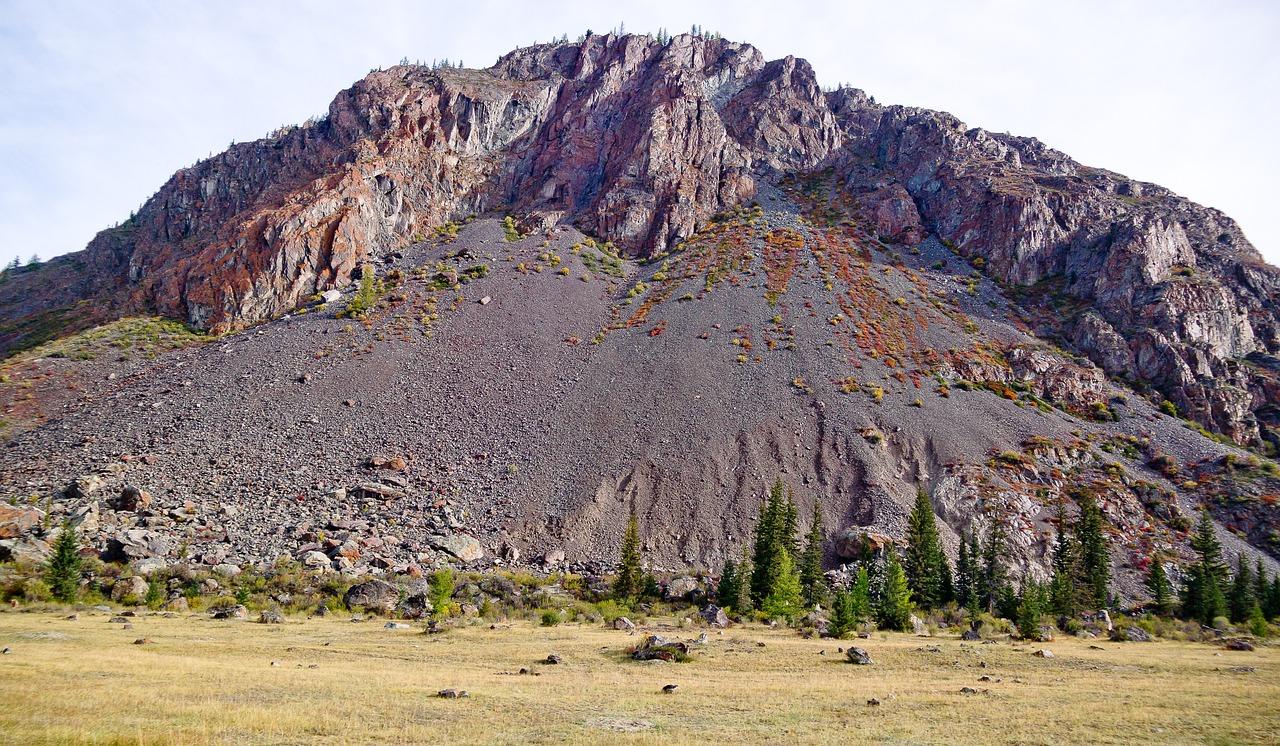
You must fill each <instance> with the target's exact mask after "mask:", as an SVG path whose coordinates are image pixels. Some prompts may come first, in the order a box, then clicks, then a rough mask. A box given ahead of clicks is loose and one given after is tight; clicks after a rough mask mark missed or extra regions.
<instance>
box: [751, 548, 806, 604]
mask: <svg viewBox="0 0 1280 746" xmlns="http://www.w3.org/2000/svg"><path fill="white" fill-rule="evenodd" d="M769 578H770V586H769V592H768V593H767V594H765V597H764V601H763V602H762V603H761V604H760V610H761V611H763V612H764V613H765V614H768V615H769V616H770V617H784V618H787V619H793V618H795V617H796V616H797V615H798V614H799V613H800V604H801V598H800V575H799V573H797V572H796V566H795V562H794V561H792V559H791V552H788V551H787V550H786V547H783V548H782V550H781V551H779V552H778V553H777V554H775V555H774V556H773V567H772V568H771V569H770V571H769Z"/></svg>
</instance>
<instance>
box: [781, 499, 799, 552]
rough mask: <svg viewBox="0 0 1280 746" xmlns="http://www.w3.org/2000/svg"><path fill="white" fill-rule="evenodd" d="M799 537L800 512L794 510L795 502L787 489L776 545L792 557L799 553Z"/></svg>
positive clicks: (796, 509)
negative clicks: (784, 549)
mask: <svg viewBox="0 0 1280 746" xmlns="http://www.w3.org/2000/svg"><path fill="white" fill-rule="evenodd" d="M799 535H800V511H799V509H798V508H796V501H795V499H794V498H793V497H792V495H791V488H790V487H788V488H787V501H786V502H785V503H784V504H783V508H782V529H781V535H779V536H778V543H779V544H780V545H781V546H783V547H785V548H786V550H787V551H788V552H790V553H791V556H792V557H795V556H796V555H798V554H799V553H800V546H799V540H798V538H797V537H799Z"/></svg>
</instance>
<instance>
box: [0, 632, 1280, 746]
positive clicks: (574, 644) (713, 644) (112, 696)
mask: <svg viewBox="0 0 1280 746" xmlns="http://www.w3.org/2000/svg"><path fill="white" fill-rule="evenodd" d="M109 618H110V615H109V614H105V613H94V612H82V613H81V614H80V616H79V618H78V619H76V620H68V619H64V618H63V615H62V614H55V613H52V612H5V613H0V646H5V647H8V648H10V651H9V653H8V654H6V655H3V656H0V740H2V741H3V742H5V743H21V744H37V743H100V744H118V743H130V744H133V743H137V744H143V743H146V744H162V743H253V744H266V743H648V744H668V743H684V742H689V743H693V742H702V743H705V742H723V743H788V744H791V743H862V742H872V743H948V744H957V743H988V742H992V743H994V742H1012V743H1043V744H1061V743H1086V742H1087V743H1276V741H1277V739H1278V738H1280V650H1278V649H1276V648H1260V649H1259V650H1258V651H1257V652H1251V653H1242V652H1229V651H1221V650H1219V649H1217V648H1215V647H1212V646H1209V645H1205V644H1196V643H1175V642H1158V643H1126V644H1119V643H1109V642H1100V643H1096V644H1097V645H1098V646H1099V647H1101V648H1103V649H1101V650H1096V649H1091V648H1090V644H1091V643H1090V642H1088V641H1081V640H1076V639H1060V640H1058V641H1056V642H1053V643H1045V644H1040V645H1036V646H1034V647H1033V646H1029V645H1015V644H1011V643H1010V642H1009V641H1007V640H1006V641H1002V642H1000V643H999V644H990V645H982V644H974V643H965V642H961V641H960V640H959V639H957V638H954V637H935V638H932V639H925V638H917V637H912V636H908V635H899V634H893V635H880V634H877V635H875V636H874V637H872V638H871V639H869V640H861V641H855V642H856V644H859V645H861V646H862V647H864V648H865V649H867V650H868V652H870V653H871V655H872V656H873V657H874V658H875V664H874V665H872V666H854V665H851V664H848V663H846V662H845V660H844V656H842V655H839V654H838V653H837V652H836V648H837V646H839V645H848V644H850V643H849V642H837V641H832V640H805V639H801V638H800V637H798V636H796V635H795V634H793V633H791V632H788V631H784V630H771V629H768V628H765V627H760V626H750V627H734V628H732V629H729V630H725V631H724V632H723V633H717V632H716V631H715V630H710V631H709V639H708V641H707V643H706V644H705V645H703V646H697V647H698V652H697V654H696V658H695V660H693V661H691V662H687V663H638V662H634V661H631V660H630V659H628V658H627V657H626V656H625V654H624V652H623V651H624V649H625V648H626V647H627V646H628V645H631V644H634V643H635V642H636V641H638V640H639V639H641V638H640V634H642V633H641V632H638V633H637V634H636V636H629V635H628V634H627V633H626V632H619V631H614V630H610V629H604V628H603V627H602V626H578V625H562V626H558V627H550V628H543V627H537V626H534V625H532V624H530V623H527V622H513V623H511V624H509V625H508V624H499V625H498V628H497V629H490V628H489V625H488V624H487V623H480V622H477V623H476V624H475V626H472V627H465V628H460V629H455V630H451V631H449V632H447V633H444V634H437V635H426V634H423V633H422V631H421V628H420V627H418V626H415V627H414V628H412V629H406V630H392V629H385V628H383V622H381V621H377V620H370V621H364V622H352V621H350V620H349V619H347V618H334V617H331V618H327V619H301V618H293V619H290V620H289V621H288V623H286V624H284V625H262V624H256V623H253V622H246V621H213V620H209V619H206V618H204V617H202V616H198V615H197V616H189V617H179V618H163V617H161V616H158V615H144V616H139V617H137V618H134V619H132V620H131V621H132V624H133V628H132V629H124V628H123V626H122V625H121V624H119V623H111V622H109V621H108V619H109ZM643 629H645V630H658V631H660V632H662V633H664V634H668V635H677V636H680V637H683V638H687V639H692V638H695V637H696V636H697V635H698V634H699V633H700V632H701V631H702V630H701V629H700V628H696V627H689V628H687V629H684V630H679V629H675V628H673V627H671V626H666V627H664V626H663V625H656V624H655V625H650V626H649V627H645V628H643ZM138 638H148V639H150V640H151V641H152V642H151V643H148V644H145V645H135V644H133V643H134V640H136V639H138ZM759 643H764V644H763V646H761V645H760V644H759ZM1040 647H1046V648H1049V649H1050V650H1052V651H1053V652H1054V653H1055V657H1054V658H1052V659H1042V658H1038V657H1035V656H1033V655H1032V654H1031V653H1032V650H1034V649H1037V648H1040ZM823 651H825V655H823V654H822V652H823ZM549 653H557V654H558V655H560V656H561V657H562V658H563V663H562V664H560V665H545V664H542V663H540V662H539V661H541V660H542V659H544V658H545V657H546V656H547V655H548V654H549ZM273 662H275V665H272V664H273ZM984 663H985V667H983V664H984ZM521 667H525V668H528V669H530V671H532V672H535V673H537V674H539V675H536V676H535V675H532V674H526V675H520V674H518V673H517V672H518V670H519V669H520V668H521ZM1242 667H1252V669H1253V670H1252V671H1248V670H1242ZM1233 669H1235V670H1233ZM983 675H987V676H990V677H991V678H992V681H990V682H981V681H979V677H980V676H983ZM668 683H674V684H678V685H679V689H678V691H676V692H675V693H673V694H663V693H662V691H661V689H662V687H663V685H665V684H668ZM966 686H967V687H973V688H974V689H976V690H978V692H977V693H976V694H963V693H961V691H960V690H961V688H962V687H966ZM443 688H458V689H466V690H469V692H470V693H471V696H470V698H467V699H456V700H446V699H440V698H438V697H437V696H436V693H437V691H438V690H440V689H443ZM983 690H988V691H986V692H984V691H983ZM872 697H874V698H877V699H879V700H880V702H881V704H880V705H878V706H872V705H868V704H867V700H868V699H869V698H872Z"/></svg>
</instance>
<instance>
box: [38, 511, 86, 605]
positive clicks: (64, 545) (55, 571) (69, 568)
mask: <svg viewBox="0 0 1280 746" xmlns="http://www.w3.org/2000/svg"><path fill="white" fill-rule="evenodd" d="M80 565H81V561H80V541H79V539H77V538H76V529H75V526H72V525H71V524H70V523H69V522H64V523H63V524H62V530H61V531H59V532H58V538H57V539H55V540H54V542H53V553H52V554H51V555H50V556H49V564H48V566H47V567H46V568H45V583H47V584H48V585H49V588H50V590H52V591H53V597H54V598H56V599H58V600H59V601H62V602H64V603H71V602H73V601H75V600H76V596H78V595H80Z"/></svg>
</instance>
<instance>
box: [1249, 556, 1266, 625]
mask: <svg viewBox="0 0 1280 746" xmlns="http://www.w3.org/2000/svg"><path fill="white" fill-rule="evenodd" d="M1269 587H1270V586H1269V584H1268V583H1267V568H1265V567H1263V566H1262V558H1261V557H1259V558H1258V561H1257V563H1256V564H1254V566H1253V602H1254V603H1255V604H1257V605H1258V606H1259V607H1260V608H1261V609H1262V611H1263V613H1264V614H1265V613H1266V611H1267V609H1266V606H1267V591H1268V589H1269Z"/></svg>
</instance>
